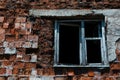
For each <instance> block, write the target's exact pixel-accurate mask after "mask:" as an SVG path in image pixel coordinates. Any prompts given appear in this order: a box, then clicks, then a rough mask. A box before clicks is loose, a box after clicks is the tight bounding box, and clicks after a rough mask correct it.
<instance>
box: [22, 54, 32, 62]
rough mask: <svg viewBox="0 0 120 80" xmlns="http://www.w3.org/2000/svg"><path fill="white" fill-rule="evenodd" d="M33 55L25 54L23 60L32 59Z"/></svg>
mask: <svg viewBox="0 0 120 80" xmlns="http://www.w3.org/2000/svg"><path fill="white" fill-rule="evenodd" d="M30 58H31V56H30V55H24V56H23V60H24V61H30Z"/></svg>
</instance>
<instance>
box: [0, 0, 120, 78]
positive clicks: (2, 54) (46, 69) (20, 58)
mask: <svg viewBox="0 0 120 80" xmlns="http://www.w3.org/2000/svg"><path fill="white" fill-rule="evenodd" d="M79 1H80V0H1V1H0V35H1V36H0V76H1V77H0V80H29V77H31V75H39V76H40V78H38V80H39V79H40V80H41V79H42V80H48V79H51V80H52V79H53V77H54V76H55V72H54V68H53V58H54V57H53V55H54V49H53V45H54V43H53V38H54V34H53V31H54V27H53V26H54V25H53V24H54V23H53V21H52V20H51V19H48V18H41V17H34V15H29V10H30V9H49V10H51V9H77V10H79V9H105V8H110V9H111V8H119V7H120V4H119V2H120V0H104V1H103V0H101V1H99V0H96V1H94V0H81V2H79ZM107 20H108V23H107V24H108V26H107V27H108V28H107V30H108V32H107V34H108V36H107V38H108V40H107V41H108V44H107V45H108V46H109V47H108V49H109V52H108V53H109V55H114V54H113V52H114V49H115V46H114V43H113V42H115V40H116V39H117V38H119V17H114V16H111V17H109V18H107ZM116 25H117V26H116ZM113 26H116V28H113ZM114 35H115V38H114V39H111V36H112V37H113V36H114ZM114 56H115V55H114ZM111 60H112V59H111ZM117 66H118V67H119V65H117ZM115 67H116V66H115ZM55 70H56V69H55ZM85 70H86V69H85ZM56 71H57V73H58V74H60V73H61V72H62V71H63V73H61V75H64V74H66V75H71V74H72V75H74V74H77V75H74V76H73V80H79V79H80V78H81V79H80V80H91V78H93V79H94V80H96V78H97V79H99V80H102V79H103V80H110V79H112V78H116V76H119V73H117V74H116V73H111V72H110V73H107V72H104V71H103V72H104V74H102V75H101V74H100V73H99V71H100V70H97V71H96V70H87V71H85V72H86V73H84V72H83V73H80V74H78V72H82V69H81V70H79V69H78V70H76V69H66V68H64V69H57V70H56ZM111 74H112V75H111ZM43 75H44V76H43ZM66 75H65V76H62V77H57V76H56V78H55V79H56V80H66V79H69V78H70V77H68V76H66ZM108 75H109V76H112V77H110V78H106V77H108ZM114 75H115V76H114ZM41 76H43V77H41ZM104 78H106V79H104ZM30 80H34V78H32V77H31V78H30Z"/></svg>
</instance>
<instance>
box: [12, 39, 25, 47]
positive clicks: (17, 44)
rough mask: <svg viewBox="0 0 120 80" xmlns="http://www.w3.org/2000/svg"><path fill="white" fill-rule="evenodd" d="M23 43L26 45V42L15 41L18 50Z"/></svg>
mask: <svg viewBox="0 0 120 80" xmlns="http://www.w3.org/2000/svg"><path fill="white" fill-rule="evenodd" d="M23 43H24V41H15V45H14V46H15V47H16V48H21V47H22V44H23Z"/></svg>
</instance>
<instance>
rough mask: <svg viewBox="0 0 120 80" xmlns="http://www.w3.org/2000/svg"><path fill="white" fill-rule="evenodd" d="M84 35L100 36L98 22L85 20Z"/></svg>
mask: <svg viewBox="0 0 120 80" xmlns="http://www.w3.org/2000/svg"><path fill="white" fill-rule="evenodd" d="M85 37H101V26H100V23H99V22H95V21H89V22H85Z"/></svg>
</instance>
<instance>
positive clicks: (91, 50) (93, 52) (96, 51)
mask: <svg viewBox="0 0 120 80" xmlns="http://www.w3.org/2000/svg"><path fill="white" fill-rule="evenodd" d="M86 47H87V62H88V63H101V43H100V40H86Z"/></svg>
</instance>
